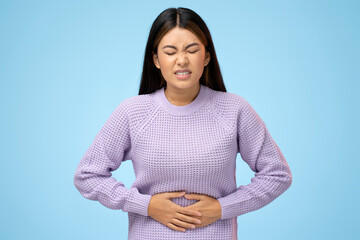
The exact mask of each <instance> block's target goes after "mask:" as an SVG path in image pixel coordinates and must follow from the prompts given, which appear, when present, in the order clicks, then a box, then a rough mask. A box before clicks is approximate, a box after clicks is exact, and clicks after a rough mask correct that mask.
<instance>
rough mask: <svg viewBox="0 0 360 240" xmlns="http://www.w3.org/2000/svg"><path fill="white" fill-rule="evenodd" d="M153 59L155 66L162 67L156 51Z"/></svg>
mask: <svg viewBox="0 0 360 240" xmlns="http://www.w3.org/2000/svg"><path fill="white" fill-rule="evenodd" d="M153 61H154V64H155V66H156V67H157V68H158V69H160V64H159V59H158V56H157V55H156V54H155V53H153Z"/></svg>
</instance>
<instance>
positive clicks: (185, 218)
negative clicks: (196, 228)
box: [176, 213, 201, 224]
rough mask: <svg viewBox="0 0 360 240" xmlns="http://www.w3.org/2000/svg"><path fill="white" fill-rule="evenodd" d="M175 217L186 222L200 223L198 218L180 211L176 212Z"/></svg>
mask: <svg viewBox="0 0 360 240" xmlns="http://www.w3.org/2000/svg"><path fill="white" fill-rule="evenodd" d="M176 218H177V219H180V220H182V221H184V222H188V223H193V224H201V221H200V219H197V218H194V217H190V216H187V215H184V214H181V213H176Z"/></svg>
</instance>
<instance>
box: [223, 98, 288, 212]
mask: <svg viewBox="0 0 360 240" xmlns="http://www.w3.org/2000/svg"><path fill="white" fill-rule="evenodd" d="M237 137H238V149H239V152H240V155H241V158H242V159H243V160H244V161H245V162H246V163H247V164H248V165H249V167H250V168H251V170H252V171H254V172H255V174H254V175H255V176H254V177H253V178H251V183H249V184H247V185H241V186H239V187H238V188H237V189H236V191H234V192H232V193H231V194H229V195H227V196H224V197H221V198H218V201H219V202H220V205H221V211H222V212H221V219H227V218H234V217H237V216H240V215H242V214H245V213H248V212H251V211H255V210H257V209H260V208H262V207H264V206H265V205H267V204H269V203H270V202H272V201H273V200H274V199H275V198H277V197H278V196H280V195H281V194H282V193H283V192H285V191H286V190H287V189H288V188H289V187H290V185H291V184H292V174H291V171H290V168H289V166H288V164H287V162H286V160H285V158H284V156H283V154H282V152H281V151H280V149H279V147H278V146H277V144H276V143H275V141H274V140H273V138H272V137H271V135H270V133H269V130H268V129H267V127H266V125H265V123H264V122H263V120H262V119H261V118H260V117H259V116H258V114H257V113H256V112H255V110H254V109H253V108H252V106H251V105H250V104H249V103H248V102H247V101H246V100H245V99H243V101H242V108H241V110H240V114H239V115H238V119H237Z"/></svg>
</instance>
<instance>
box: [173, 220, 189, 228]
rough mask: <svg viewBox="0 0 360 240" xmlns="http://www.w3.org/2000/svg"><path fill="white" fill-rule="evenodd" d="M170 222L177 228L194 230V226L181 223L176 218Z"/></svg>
mask: <svg viewBox="0 0 360 240" xmlns="http://www.w3.org/2000/svg"><path fill="white" fill-rule="evenodd" d="M172 222H173V223H174V224H176V225H177V226H179V227H183V228H195V225H194V224H191V223H187V222H184V221H181V220H179V219H177V218H174V219H173V220H172Z"/></svg>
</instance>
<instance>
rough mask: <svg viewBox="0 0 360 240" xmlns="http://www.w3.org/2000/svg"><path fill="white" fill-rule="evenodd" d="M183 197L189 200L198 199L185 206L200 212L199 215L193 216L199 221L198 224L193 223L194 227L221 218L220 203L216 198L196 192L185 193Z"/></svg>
mask: <svg viewBox="0 0 360 240" xmlns="http://www.w3.org/2000/svg"><path fill="white" fill-rule="evenodd" d="M184 197H185V198H187V199H191V200H199V201H198V202H196V203H194V204H192V205H189V206H187V208H191V209H195V210H196V211H199V212H200V213H201V216H200V217H196V216H194V217H195V218H197V219H199V220H200V221H201V223H200V224H195V228H198V227H204V226H207V225H209V224H211V223H213V222H215V221H216V220H218V219H220V218H221V205H220V203H219V201H218V200H217V199H215V198H212V197H210V196H207V195H204V194H196V193H187V194H186V195H185V196H184Z"/></svg>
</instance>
